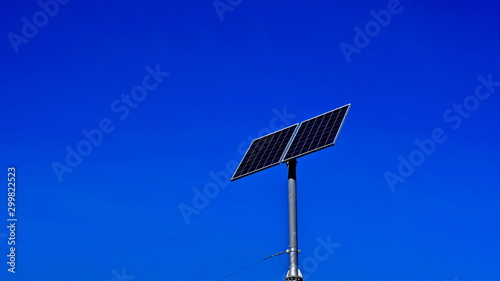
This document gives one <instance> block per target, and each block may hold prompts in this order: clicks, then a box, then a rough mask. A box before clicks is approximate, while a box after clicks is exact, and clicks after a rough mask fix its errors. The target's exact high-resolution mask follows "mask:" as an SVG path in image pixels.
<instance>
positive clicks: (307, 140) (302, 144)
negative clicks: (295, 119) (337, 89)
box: [282, 104, 351, 162]
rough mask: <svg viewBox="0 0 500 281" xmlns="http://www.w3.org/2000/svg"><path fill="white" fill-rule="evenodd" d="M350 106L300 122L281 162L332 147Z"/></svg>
mask: <svg viewBox="0 0 500 281" xmlns="http://www.w3.org/2000/svg"><path fill="white" fill-rule="evenodd" d="M350 105H351V104H347V105H345V106H342V107H339V108H337V109H334V110H332V111H329V112H327V113H325V114H321V115H319V116H317V117H314V118H311V119H309V120H306V121H304V122H302V123H301V124H300V126H299V129H298V131H297V133H296V134H295V136H294V138H293V140H292V143H291V144H290V146H289V148H288V149H287V151H286V152H285V156H283V160H282V162H286V161H288V160H290V159H293V158H297V157H300V156H303V155H306V154H309V153H311V152H314V151H317V150H320V149H322V148H325V147H329V146H332V145H333V144H334V143H335V139H336V138H337V134H338V132H339V130H340V128H341V127H342V123H343V122H344V118H345V116H346V114H347V111H348V110H349V106H350Z"/></svg>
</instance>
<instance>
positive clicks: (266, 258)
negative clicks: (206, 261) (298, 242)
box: [215, 251, 287, 281]
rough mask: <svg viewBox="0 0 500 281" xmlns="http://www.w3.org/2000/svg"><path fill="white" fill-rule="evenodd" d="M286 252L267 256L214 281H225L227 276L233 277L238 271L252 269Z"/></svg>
mask: <svg viewBox="0 0 500 281" xmlns="http://www.w3.org/2000/svg"><path fill="white" fill-rule="evenodd" d="M286 252H287V251H284V252H279V253H277V254H274V255H270V256H268V257H265V258H263V259H261V260H259V261H257V262H254V263H252V264H250V265H247V266H245V267H242V268H240V269H238V270H236V271H233V272H231V273H229V274H228V275H226V276H223V277H221V278H219V279H217V280H215V281H219V280H222V279H225V278H227V277H229V276H231V275H233V274H236V273H238V272H240V271H243V270H245V269H247V268H249V267H252V266H254V265H256V264H258V263H260V262H263V261H265V260H268V259H270V258H274V257H275V256H279V255H282V254H284V253H286Z"/></svg>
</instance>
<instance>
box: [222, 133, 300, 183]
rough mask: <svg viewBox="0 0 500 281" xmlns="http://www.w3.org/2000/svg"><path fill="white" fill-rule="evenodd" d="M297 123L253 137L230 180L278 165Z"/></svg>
mask: <svg viewBox="0 0 500 281" xmlns="http://www.w3.org/2000/svg"><path fill="white" fill-rule="evenodd" d="M297 127H298V124H295V125H292V126H290V127H286V128H284V129H281V130H279V131H276V132H274V133H271V134H269V135H265V136H263V137H260V138H257V139H254V140H253V141H252V144H250V147H249V148H248V150H247V152H246V153H245V156H243V160H241V162H240V164H239V165H238V168H237V169H236V171H235V172H234V175H233V177H232V178H231V180H236V179H239V178H242V177H244V176H248V175H250V174H253V173H255V172H258V171H261V170H264V169H267V168H269V167H272V166H275V165H278V164H279V163H280V160H281V157H282V156H283V153H284V152H285V149H286V148H287V146H288V143H289V142H290V139H291V138H292V136H293V133H294V132H295V129H297Z"/></svg>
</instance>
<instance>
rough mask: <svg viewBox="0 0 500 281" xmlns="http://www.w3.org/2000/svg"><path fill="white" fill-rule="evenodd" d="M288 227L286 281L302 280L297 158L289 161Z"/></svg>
mask: <svg viewBox="0 0 500 281" xmlns="http://www.w3.org/2000/svg"><path fill="white" fill-rule="evenodd" d="M287 165H288V227H289V233H288V234H289V243H290V244H289V245H288V247H289V249H288V251H287V252H288V253H289V254H290V269H289V270H288V272H287V274H286V278H285V281H302V274H301V273H300V270H299V257H298V256H299V245H298V233H297V160H296V159H292V160H290V161H288V163H287Z"/></svg>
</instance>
